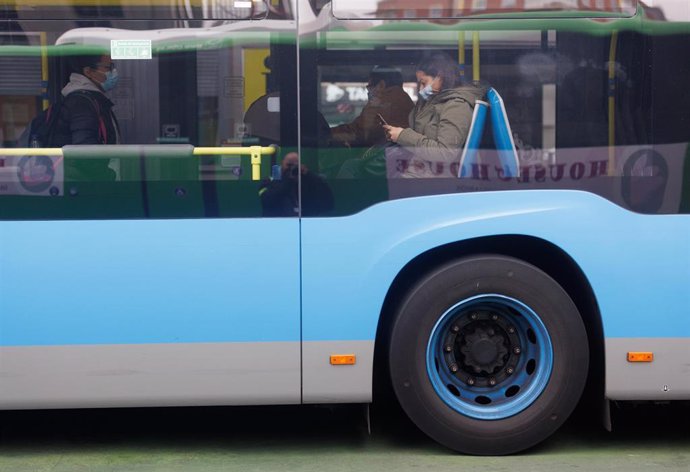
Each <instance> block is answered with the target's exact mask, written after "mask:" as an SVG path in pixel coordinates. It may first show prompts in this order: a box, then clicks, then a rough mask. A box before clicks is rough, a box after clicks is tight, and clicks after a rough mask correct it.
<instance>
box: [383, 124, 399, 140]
mask: <svg viewBox="0 0 690 472" xmlns="http://www.w3.org/2000/svg"><path fill="white" fill-rule="evenodd" d="M383 129H384V130H385V132H386V138H387V139H388V141H393V142H394V143H397V142H398V137H399V136H400V133H402V130H403V128H399V127H397V126H391V125H383Z"/></svg>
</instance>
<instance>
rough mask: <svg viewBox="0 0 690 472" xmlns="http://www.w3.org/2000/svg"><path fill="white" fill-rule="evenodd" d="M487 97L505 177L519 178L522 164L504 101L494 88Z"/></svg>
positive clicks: (495, 140)
mask: <svg viewBox="0 0 690 472" xmlns="http://www.w3.org/2000/svg"><path fill="white" fill-rule="evenodd" d="M486 95H487V98H488V99H489V105H490V107H491V127H492V129H493V135H494V144H495V145H496V150H497V151H498V158H499V160H500V162H501V165H502V166H503V175H504V176H505V177H519V173H520V163H519V161H518V155H517V151H516V150H515V142H514V141H513V133H512V131H511V130H510V123H509V121H508V115H507V113H506V108H505V106H504V105H503V99H502V98H501V96H500V95H499V94H498V92H497V91H496V89H494V88H490V89H489V91H488V92H487V94H486Z"/></svg>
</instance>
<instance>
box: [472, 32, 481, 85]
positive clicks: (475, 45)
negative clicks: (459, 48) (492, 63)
mask: <svg viewBox="0 0 690 472" xmlns="http://www.w3.org/2000/svg"><path fill="white" fill-rule="evenodd" d="M472 80H473V81H475V82H479V31H473V32H472Z"/></svg>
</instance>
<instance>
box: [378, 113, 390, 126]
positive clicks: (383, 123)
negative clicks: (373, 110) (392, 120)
mask: <svg viewBox="0 0 690 472" xmlns="http://www.w3.org/2000/svg"><path fill="white" fill-rule="evenodd" d="M376 115H377V116H378V117H379V120H381V124H382V125H387V124H388V122H387V121H386V120H384V119H383V117H382V116H381V113H377V114H376Z"/></svg>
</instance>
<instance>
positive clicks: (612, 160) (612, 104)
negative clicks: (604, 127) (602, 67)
mask: <svg viewBox="0 0 690 472" xmlns="http://www.w3.org/2000/svg"><path fill="white" fill-rule="evenodd" d="M617 44H618V31H614V32H612V33H611V45H610V47H609V77H608V78H609V81H608V97H609V169H608V171H609V172H608V173H609V175H610V176H612V175H615V164H616V46H617Z"/></svg>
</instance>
